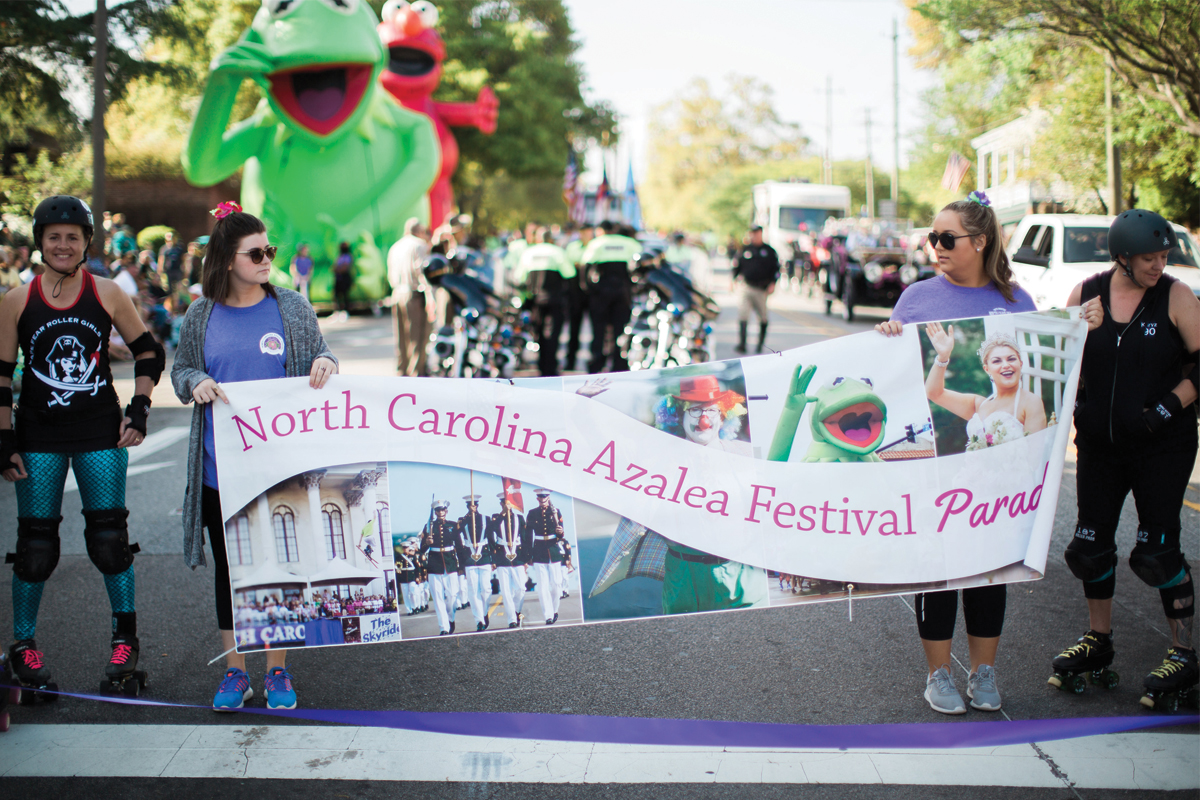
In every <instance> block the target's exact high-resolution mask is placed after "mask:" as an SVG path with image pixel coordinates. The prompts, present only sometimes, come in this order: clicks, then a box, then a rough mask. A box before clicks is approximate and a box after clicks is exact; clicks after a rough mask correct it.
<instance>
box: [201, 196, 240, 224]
mask: <svg viewBox="0 0 1200 800" xmlns="http://www.w3.org/2000/svg"><path fill="white" fill-rule="evenodd" d="M241 210H242V207H241V206H239V205H238V204H237V203H235V202H233V201H232V200H229V201H226V202H224V203H221V204H220V205H219V206H217V207H216V208H214V209H213V210H212V211H210V212H208V213H210V214H212V215H213V216H214V217H216V218H217V219H218V220H222V219H225V218H226V217H228V216H229V215H230V214H233V213H235V212H238V213H240V212H241Z"/></svg>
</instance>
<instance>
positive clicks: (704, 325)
mask: <svg viewBox="0 0 1200 800" xmlns="http://www.w3.org/2000/svg"><path fill="white" fill-rule="evenodd" d="M632 278H633V309H632V314H631V315H630V319H629V324H628V325H627V326H626V327H625V332H624V334H623V336H622V339H623V341H622V349H623V350H624V351H625V353H626V359H627V360H628V362H629V369H631V370H638V369H656V368H659V367H669V366H681V365H684V364H697V363H701V362H704V361H712V360H713V358H714V357H715V355H714V349H715V342H714V340H713V336H712V331H713V326H712V322H713V320H715V319H716V318H717V315H718V314H719V313H720V307H719V306H718V305H717V303H716V301H715V300H713V299H712V298H711V297H709V296H708V295H706V294H704V293H703V292H701V291H700V290H699V289H697V288H696V287H695V285H694V284H693V283H692V281H691V279H690V278H689V277H688V276H687V275H685V274H684V273H683V272H682V271H681V270H679V269H678V268H675V267H673V266H672V265H670V264H668V263H666V262H665V261H663V259H662V254H661V253H660V252H658V251H656V250H653V249H648V250H646V251H645V252H643V253H641V254H639V256H638V259H637V263H636V266H635V267H634V270H633V276H632Z"/></svg>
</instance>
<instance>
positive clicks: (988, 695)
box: [967, 664, 1000, 711]
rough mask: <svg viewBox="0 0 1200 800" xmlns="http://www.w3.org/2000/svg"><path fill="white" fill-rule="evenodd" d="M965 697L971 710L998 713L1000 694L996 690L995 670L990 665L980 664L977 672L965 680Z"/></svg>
mask: <svg viewBox="0 0 1200 800" xmlns="http://www.w3.org/2000/svg"><path fill="white" fill-rule="evenodd" d="M967 697H969V698H971V708H977V709H979V710H980V711H999V710H1000V692H999V691H998V690H997V689H996V669H995V668H994V667H992V666H991V665H990V664H981V665H980V666H979V671H978V672H972V673H971V677H970V678H968V679H967Z"/></svg>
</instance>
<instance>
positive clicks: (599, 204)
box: [596, 164, 612, 222]
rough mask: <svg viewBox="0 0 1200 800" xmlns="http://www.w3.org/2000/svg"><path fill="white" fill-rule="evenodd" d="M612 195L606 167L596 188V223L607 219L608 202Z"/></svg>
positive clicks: (606, 166)
mask: <svg viewBox="0 0 1200 800" xmlns="http://www.w3.org/2000/svg"><path fill="white" fill-rule="evenodd" d="M611 194H612V187H611V186H609V183H608V165H607V164H605V165H604V166H603V172H602V173H601V177H600V185H599V186H598V187H596V221H597V222H602V221H604V220H606V219H608V201H609V196H610V195H611Z"/></svg>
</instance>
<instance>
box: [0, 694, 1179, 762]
mask: <svg viewBox="0 0 1200 800" xmlns="http://www.w3.org/2000/svg"><path fill="white" fill-rule="evenodd" d="M0 686H5V687H7V685H6V684H0ZM22 691H27V690H25V689H22ZM46 694H55V695H60V696H63V697H74V698H78V699H81V700H92V701H97V702H102V703H113V704H116V705H136V706H157V707H161V708H198V709H206V710H211V706H202V705H193V704H188V703H167V702H163V701H159V700H143V699H141V698H132V697H121V696H117V695H91V694H78V693H75V692H63V691H55V692H46ZM232 710H234V711H237V712H240V713H243V714H253V715H261V716H272V717H282V718H291V719H306V720H311V721H314V722H326V723H331V724H335V725H355V726H358V727H367V728H397V729H401V730H410V731H417V732H420V733H443V734H450V735H455V736H486V737H489V738H509V739H537V740H541V741H562V742H596V743H603V744H626V745H672V746H679V747H755V748H764V747H767V748H771V747H777V748H782V749H798V750H808V749H816V750H941V749H959V748H969V747H999V746H1003V745H1012V744H1034V743H1037V742H1047V741H1054V740H1057V739H1077V738H1081V737H1085V736H1098V735H1101V734H1107V733H1122V732H1127V731H1137V730H1147V729H1151V728H1162V727H1172V726H1179V725H1196V724H1200V714H1197V713H1190V712H1182V713H1178V714H1173V715H1162V714H1156V715H1153V716H1134V717H1075V718H1067V719H1037V720H1003V721H999V720H998V721H989V722H909V723H885V724H874V725H873V724H860V725H803V724H796V723H780V722H736V721H728V720H697V719H669V718H654V717H610V716H590V715H584V714H534V713H512V712H494V711H401V710H393V711H351V710H347V709H271V708H246V707H243V708H238V709H232Z"/></svg>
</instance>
